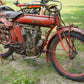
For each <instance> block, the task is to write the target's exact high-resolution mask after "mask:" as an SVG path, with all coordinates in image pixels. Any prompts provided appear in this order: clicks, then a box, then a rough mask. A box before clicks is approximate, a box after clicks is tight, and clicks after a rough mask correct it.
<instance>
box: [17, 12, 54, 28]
mask: <svg viewBox="0 0 84 84" xmlns="http://www.w3.org/2000/svg"><path fill="white" fill-rule="evenodd" d="M16 21H17V22H19V23H24V24H31V25H38V26H44V27H49V26H52V25H54V24H55V19H54V17H53V16H50V17H49V16H41V15H33V14H27V15H24V16H23V17H20V18H18V19H17V20H16Z"/></svg>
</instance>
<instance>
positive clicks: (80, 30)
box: [46, 27, 84, 62]
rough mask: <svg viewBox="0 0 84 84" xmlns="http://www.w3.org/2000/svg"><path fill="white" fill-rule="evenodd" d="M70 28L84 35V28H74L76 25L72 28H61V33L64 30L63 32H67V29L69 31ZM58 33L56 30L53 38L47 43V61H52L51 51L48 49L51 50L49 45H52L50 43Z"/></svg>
mask: <svg viewBox="0 0 84 84" xmlns="http://www.w3.org/2000/svg"><path fill="white" fill-rule="evenodd" d="M69 30H71V31H74V32H78V33H80V34H81V35H84V29H81V28H74V27H71V28H70V29H69V28H68V27H66V28H64V29H63V30H60V33H62V31H63V32H66V31H69ZM56 35H57V32H55V33H54V34H53V35H52V36H51V38H50V39H49V41H48V43H47V46H46V60H47V62H49V61H50V56H49V51H48V50H49V47H50V44H51V42H52V40H53V38H54V37H55V36H56Z"/></svg>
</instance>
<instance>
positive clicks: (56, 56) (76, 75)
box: [49, 31, 84, 81]
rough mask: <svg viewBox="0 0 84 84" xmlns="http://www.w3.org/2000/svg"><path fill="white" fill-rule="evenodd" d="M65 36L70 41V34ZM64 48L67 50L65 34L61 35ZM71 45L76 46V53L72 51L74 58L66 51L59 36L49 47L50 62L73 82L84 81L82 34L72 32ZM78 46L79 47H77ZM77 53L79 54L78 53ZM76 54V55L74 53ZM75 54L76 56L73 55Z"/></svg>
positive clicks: (83, 37)
mask: <svg viewBox="0 0 84 84" xmlns="http://www.w3.org/2000/svg"><path fill="white" fill-rule="evenodd" d="M65 36H66V38H67V39H68V32H65ZM61 37H62V41H63V43H64V46H65V47H66V49H67V50H68V48H67V44H66V42H65V39H64V35H63V33H61ZM72 41H73V43H71V44H70V45H71V46H72V44H74V46H75V51H73V50H72V51H71V53H72V55H73V58H72V59H71V58H70V57H69V55H68V54H67V53H66V52H65V51H64V49H63V47H62V45H61V42H60V40H59V37H58V35H57V36H55V38H54V39H53V40H52V42H51V44H50V47H49V56H50V60H51V62H52V64H53V66H54V68H55V69H56V70H57V72H58V73H59V74H60V75H62V76H64V77H66V78H68V79H71V80H75V81H83V80H84V54H83V52H84V36H83V35H81V34H80V33H77V32H74V31H71V32H70V42H72ZM76 44H77V45H76ZM76 51H77V52H76ZM74 52H75V53H74ZM73 53H74V54H73Z"/></svg>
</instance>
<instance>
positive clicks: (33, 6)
mask: <svg viewBox="0 0 84 84" xmlns="http://www.w3.org/2000/svg"><path fill="white" fill-rule="evenodd" d="M40 7H41V5H31V6H29V8H40Z"/></svg>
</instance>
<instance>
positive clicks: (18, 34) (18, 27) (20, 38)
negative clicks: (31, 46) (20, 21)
mask: <svg viewBox="0 0 84 84" xmlns="http://www.w3.org/2000/svg"><path fill="white" fill-rule="evenodd" d="M14 30H15V33H16V37H17V39H18V42H20V43H22V42H23V36H22V33H21V26H15V27H14Z"/></svg>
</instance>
